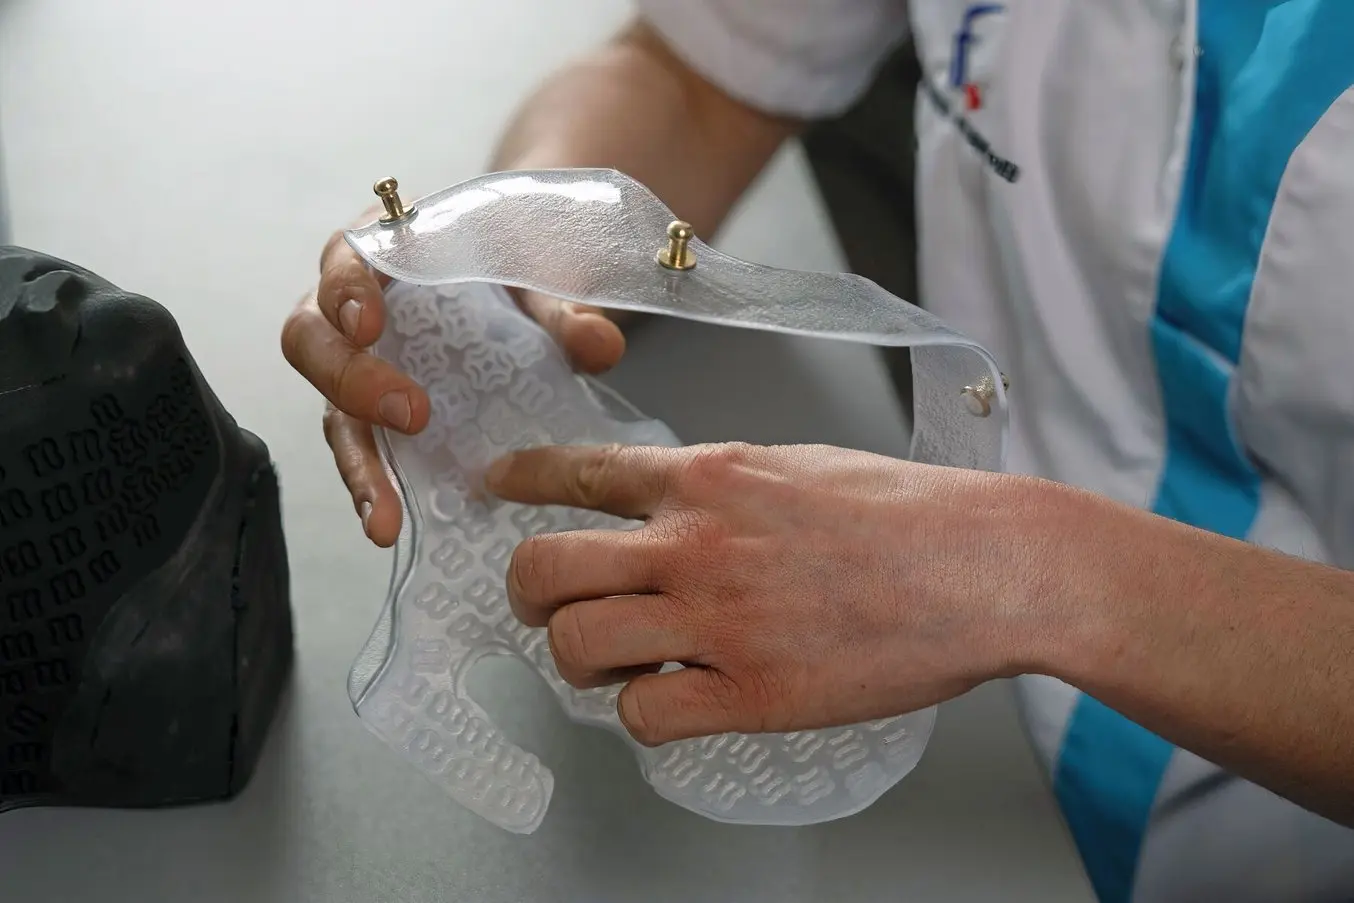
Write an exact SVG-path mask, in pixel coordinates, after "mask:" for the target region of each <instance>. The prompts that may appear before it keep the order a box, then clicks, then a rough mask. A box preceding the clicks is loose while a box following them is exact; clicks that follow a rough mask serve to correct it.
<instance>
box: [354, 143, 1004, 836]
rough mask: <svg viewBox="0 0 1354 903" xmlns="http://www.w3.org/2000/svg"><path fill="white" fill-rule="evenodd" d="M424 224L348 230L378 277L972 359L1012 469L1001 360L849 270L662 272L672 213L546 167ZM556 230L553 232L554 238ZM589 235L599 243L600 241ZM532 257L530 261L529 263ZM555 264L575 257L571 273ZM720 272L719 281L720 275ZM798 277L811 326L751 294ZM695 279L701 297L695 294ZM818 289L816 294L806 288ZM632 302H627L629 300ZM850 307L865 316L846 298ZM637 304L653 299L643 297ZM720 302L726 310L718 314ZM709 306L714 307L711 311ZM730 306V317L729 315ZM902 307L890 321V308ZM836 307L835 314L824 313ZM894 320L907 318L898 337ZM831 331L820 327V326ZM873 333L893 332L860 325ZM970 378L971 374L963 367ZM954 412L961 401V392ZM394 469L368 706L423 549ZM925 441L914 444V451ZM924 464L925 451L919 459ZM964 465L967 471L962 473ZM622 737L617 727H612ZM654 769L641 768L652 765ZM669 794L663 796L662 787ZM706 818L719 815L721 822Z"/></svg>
mask: <svg viewBox="0 0 1354 903" xmlns="http://www.w3.org/2000/svg"><path fill="white" fill-rule="evenodd" d="M412 206H413V209H414V213H413V215H412V216H411V217H410V218H409V219H407V220H404V221H401V222H397V223H394V224H382V223H379V222H376V223H372V224H370V225H368V226H364V227H361V228H358V229H354V230H350V231H349V232H347V233H345V238H346V239H347V241H348V242H349V244H350V245H351V246H352V247H353V248H354V249H355V250H356V251H357V252H358V254H359V255H360V256H361V257H362V258H363V259H364V260H365V261H366V262H367V263H368V264H369V265H370V266H372V267H373V268H374V269H376V270H378V271H380V272H383V273H385V274H386V275H389V276H392V277H393V278H396V279H398V280H400V281H402V282H408V283H412V284H415V285H419V284H421V285H445V284H454V283H461V282H486V283H493V284H498V285H504V286H511V287H516V288H522V289H528V290H534V291H539V292H542V293H544V294H549V295H553V296H555V297H559V298H562V299H564V300H569V301H574V302H579V303H585V304H590V305H594V306H598V307H604V308H615V309H627V310H634V311H639V312H645V313H652V314H659V315H665V316H677V317H681V318H685V319H690V320H696V321H702V322H709V323H714V324H718V325H726V326H735V327H739V328H753V329H760V330H765V331H772V332H780V333H785V334H792V335H804V336H811V337H820V338H832V339H838V340H845V341H853V342H857V343H863V344H870V345H876V346H894V347H903V346H907V347H913V348H917V349H921V348H925V347H928V346H937V347H944V348H947V349H950V350H953V351H959V350H963V351H966V352H969V353H970V359H971V361H972V363H974V364H976V365H977V367H976V368H974V372H975V373H981V374H982V375H984V376H986V377H987V378H989V379H991V380H992V383H993V388H994V391H993V397H992V398H991V399H990V404H991V415H990V416H989V417H988V418H985V422H984V423H983V426H984V427H986V428H987V429H989V430H995V431H996V436H995V442H994V443H992V445H991V446H990V448H991V450H992V454H991V455H990V456H989V458H990V459H989V460H987V461H985V462H975V463H982V464H984V465H985V466H984V467H982V469H998V470H999V469H1001V468H1002V466H1003V464H1004V458H1005V446H1006V437H1007V425H1006V394H1005V389H1004V386H1003V383H1002V379H1001V375H1000V372H999V371H998V369H997V366H996V362H995V361H994V360H993V359H992V357H991V356H990V355H989V354H988V353H987V351H986V350H985V349H984V348H982V346H980V345H978V344H977V343H975V342H972V341H971V340H969V339H967V338H966V337H964V336H962V335H961V334H959V333H957V332H954V331H953V330H950V329H949V328H948V327H946V326H945V325H944V324H943V323H941V322H940V321H939V320H938V319H937V318H935V317H934V316H933V315H931V314H929V313H927V312H925V311H923V310H921V309H920V308H916V307H915V306H913V305H911V304H909V303H907V302H906V301H903V300H902V299H900V298H897V297H896V296H893V295H891V294H889V293H887V292H886V291H884V289H882V288H881V287H879V286H878V285H876V284H875V283H872V282H870V281H869V280H865V279H863V278H862V277H859V276H854V275H850V274H824V273H809V272H799V271H791V270H784V269H775V268H772V267H765V266H760V265H756V264H750V263H747V262H745V261H741V260H738V259H737V258H733V257H730V256H728V255H725V254H722V253H720V252H717V251H715V250H714V249H713V248H711V247H709V246H708V245H705V244H704V243H702V242H700V241H699V240H693V241H692V242H691V244H690V250H691V251H692V252H693V253H694V254H695V255H696V257H697V260H698V263H697V267H696V268H695V269H694V270H690V271H685V272H673V271H669V270H666V269H664V268H662V267H660V266H659V265H658V264H657V262H656V260H655V252H656V251H657V249H658V248H659V247H662V246H663V245H664V244H665V240H666V228H667V224H668V222H670V221H671V219H672V214H671V212H670V211H668V209H667V208H666V207H664V206H663V205H662V203H661V202H660V201H659V200H658V199H657V198H656V197H655V196H653V195H652V194H651V193H650V192H648V190H647V189H645V188H644V187H643V186H641V185H639V183H637V182H634V181H633V180H631V179H629V178H628V177H626V176H624V175H622V174H620V173H617V172H614V171H611V170H538V171H526V172H510V173H492V174H489V175H486V176H482V177H479V178H477V179H472V180H469V181H468V182H464V183H461V184H459V185H456V186H452V187H450V188H447V189H444V190H442V191H440V192H436V193H434V194H432V195H429V196H427V197H425V198H421V199H419V200H418V201H416V202H415V203H414V205H412ZM546 226H548V227H549V228H545V227H546ZM589 239H597V240H594V241H589ZM517 248H530V249H531V250H530V253H526V254H521V253H517V252H516V249H517ZM551 261H563V265H562V266H558V265H554V264H552V263H551ZM711 274H713V277H714V278H710V277H711ZM786 279H789V280H791V282H792V283H794V284H795V286H796V287H798V288H800V289H807V295H806V293H805V292H804V291H801V292H800V297H799V298H798V300H797V310H798V311H799V312H800V313H801V314H803V313H804V311H805V309H806V306H805V302H806V298H807V301H808V305H809V308H808V309H809V311H810V316H808V317H807V319H808V321H810V325H808V326H805V325H802V324H801V325H796V324H794V323H791V322H788V321H787V318H786V317H784V316H780V314H781V313H782V308H781V307H780V306H778V305H777V304H775V303H771V304H768V303H767V302H768V301H769V300H772V299H771V298H769V297H768V296H765V295H758V294H757V293H756V292H748V291H746V290H741V289H744V288H745V287H746V286H747V285H753V284H757V283H759V282H765V281H768V280H769V281H771V282H778V283H780V284H781V285H782V287H783V286H785V285H788V284H790V283H786V282H785V280H786ZM692 282H697V283H698V284H699V286H700V288H701V291H700V292H695V293H693V292H691V291H684V289H686V288H689V286H690V284H691V283H692ZM806 283H807V284H806ZM623 293H624V294H623ZM834 296H835V297H836V298H837V299H840V298H842V297H847V298H849V299H850V301H851V304H849V305H845V306H846V307H849V308H854V309H853V310H851V309H848V310H842V309H841V307H843V305H838V304H836V303H835V302H834V300H833V299H834ZM636 297H639V298H641V299H642V300H638V301H636V300H634V298H636ZM712 299H713V300H714V301H715V302H716V303H715V304H713V305H711V303H710V302H711V301H712ZM702 305H704V306H702ZM718 308H732V309H733V311H734V312H733V313H730V312H729V310H727V309H725V310H722V311H721V310H719V309H718ZM890 308H892V311H890V310H889V309H890ZM820 310H827V311H829V312H830V314H829V315H828V316H826V317H824V316H818V311H820ZM889 313H893V314H895V315H897V316H898V319H899V320H900V321H901V322H900V323H899V324H898V325H899V326H900V327H902V328H901V329H899V330H895V331H887V327H888V324H887V323H885V322H884V321H885V320H887V319H888V315H889ZM815 319H816V320H818V321H823V320H831V321H833V322H830V323H827V324H823V323H821V322H820V323H817V324H815V323H814V322H813V321H814V320H815ZM861 322H865V323H867V324H869V323H873V324H874V325H875V326H876V327H879V326H881V325H882V326H883V327H884V328H874V329H860V328H859V327H858V325H856V326H855V327H854V328H853V324H859V323H861ZM965 369H966V370H967V369H969V368H965ZM587 383H588V385H589V386H590V387H591V388H592V389H593V391H594V392H595V394H596V395H597V397H598V398H599V400H601V401H602V402H603V403H604V404H605V405H606V406H607V407H608V408H610V409H611V411H612V412H613V413H614V414H616V415H617V416H618V419H625V420H633V419H640V420H642V419H646V418H645V417H644V415H643V414H642V413H640V412H639V411H637V410H636V409H634V408H633V407H632V406H630V405H629V404H628V403H626V402H625V401H624V400H623V399H622V398H620V396H618V395H616V394H615V393H613V392H611V391H610V390H609V389H607V388H606V387H605V386H603V385H602V384H600V383H598V382H596V381H593V380H587ZM954 399H955V400H954V403H955V404H956V405H958V404H960V398H959V395H958V391H957V387H956V392H955V396H954ZM377 433H378V442H379V443H380V445H381V452H382V459H383V462H384V464H385V467H386V469H387V472H388V474H389V475H390V476H391V478H392V479H393V481H394V482H395V485H396V486H397V487H398V488H399V490H400V492H399V494H400V496H401V500H402V506H403V509H404V520H403V526H402V530H401V535H400V538H399V540H398V541H397V543H396V548H395V562H394V567H393V568H392V573H391V584H390V588H389V594H388V599H387V604H386V605H385V606H383V609H382V611H381V614H380V616H379V618H378V621H377V624H376V626H375V628H374V629H373V631H372V633H371V635H370V637H369V639H368V641H367V643H366V644H365V645H364V647H363V650H362V652H361V654H360V655H359V657H358V661H357V662H355V663H354V666H353V668H352V670H351V672H350V676H349V688H348V689H349V695H350V699H351V701H352V702H353V704H354V706H355V707H356V706H357V705H358V704H359V703H360V701H361V699H362V697H363V696H364V694H365V693H366V692H367V690H368V689H369V688H370V687H371V686H373V684H374V683H375V680H376V678H378V677H379V676H380V674H381V671H382V668H383V667H384V666H385V665H386V664H387V663H388V661H389V659H390V655H391V651H392V648H391V646H392V643H393V638H394V627H395V619H396V618H397V617H398V615H397V613H396V612H395V611H394V608H395V606H394V604H393V600H394V599H396V598H397V597H398V596H399V595H400V593H401V591H402V590H403V589H404V586H403V583H404V582H405V581H407V580H408V579H409V577H410V575H411V573H412V571H413V563H414V562H415V561H416V559H417V551H418V545H419V538H420V537H419V536H418V531H417V530H416V529H415V527H414V523H415V521H416V520H417V518H418V516H419V512H417V511H414V510H411V508H410V506H411V504H417V503H416V501H413V500H412V496H413V493H411V492H409V487H408V486H407V484H406V482H405V480H404V478H403V475H402V474H401V473H400V469H399V464H398V461H397V459H396V457H395V456H394V455H393V454H392V453H391V449H390V446H389V443H388V441H387V439H386V437H385V435H384V434H383V432H382V431H380V430H378V431H377ZM915 451H916V443H915V439H914V453H915ZM913 457H914V458H916V455H915V454H914V455H913ZM959 466H964V465H959ZM600 726H606V727H609V728H613V729H614V726H613V725H610V724H602V725H600ZM641 765H642V767H643V763H642V762H641ZM654 789H655V790H657V791H658V792H659V793H660V794H661V795H664V796H666V794H664V793H663V791H662V790H661V789H660V788H659V787H657V786H655V787H654ZM873 801H874V799H873V798H871V799H868V800H864V801H862V802H861V803H860V805H859V806H858V807H855V808H853V809H851V810H850V811H843V812H841V813H840V814H839V815H838V816H837V817H844V816H847V815H850V814H853V813H854V812H858V811H860V810H861V809H863V808H865V807H867V806H868V805H870V804H871V803H872V802H873ZM702 814H706V815H707V817H711V818H714V819H715V820H721V819H719V817H718V815H716V814H710V813H702Z"/></svg>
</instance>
